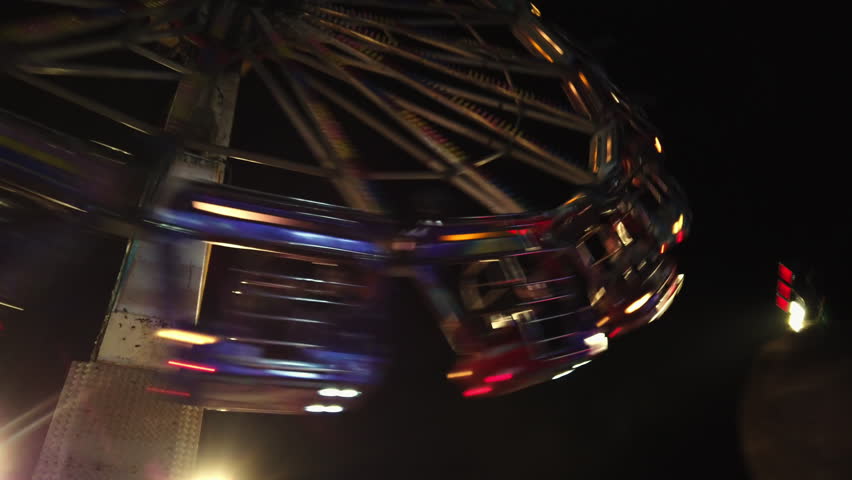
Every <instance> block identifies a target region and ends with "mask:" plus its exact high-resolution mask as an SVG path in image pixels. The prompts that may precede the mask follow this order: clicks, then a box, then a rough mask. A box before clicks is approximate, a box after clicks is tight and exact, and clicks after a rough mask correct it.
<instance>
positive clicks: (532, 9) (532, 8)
mask: <svg viewBox="0 0 852 480" xmlns="http://www.w3.org/2000/svg"><path fill="white" fill-rule="evenodd" d="M530 12H532V14H533V15H535V16H536V17H540V16H541V10H539V9H538V7H536V6H535V5H533V4H532V3H531V4H530Z"/></svg>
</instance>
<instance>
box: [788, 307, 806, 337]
mask: <svg viewBox="0 0 852 480" xmlns="http://www.w3.org/2000/svg"><path fill="white" fill-rule="evenodd" d="M787 325H789V326H790V330H792V331H794V332H800V331H801V330H802V329H803V328H805V307H803V306H802V304H800V303H799V302H797V301H792V302H790V317H789V318H788V319H787Z"/></svg>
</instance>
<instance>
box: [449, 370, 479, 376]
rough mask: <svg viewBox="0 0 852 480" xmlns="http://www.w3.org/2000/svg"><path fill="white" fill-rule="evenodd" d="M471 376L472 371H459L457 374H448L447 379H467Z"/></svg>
mask: <svg viewBox="0 0 852 480" xmlns="http://www.w3.org/2000/svg"><path fill="white" fill-rule="evenodd" d="M471 375H473V370H461V371H458V372H450V373H448V374H447V378H461V377H469V376H471Z"/></svg>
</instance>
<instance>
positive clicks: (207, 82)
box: [14, 52, 239, 480]
mask: <svg viewBox="0 0 852 480" xmlns="http://www.w3.org/2000/svg"><path fill="white" fill-rule="evenodd" d="M144 53H147V52H144ZM161 63H162V62H161ZM173 70H177V69H175V68H173ZM188 70H192V69H188ZM14 75H15V77H16V78H19V79H21V80H23V81H26V82H27V83H30V84H33V85H35V86H37V87H39V88H42V89H44V90H46V91H48V92H51V93H54V94H56V95H58V96H60V97H62V98H65V99H67V100H70V101H72V102H74V103H77V104H78V105H81V106H83V107H84V108H88V109H89V110H92V111H95V112H96V113H100V114H102V115H105V116H107V117H109V118H112V119H113V120H116V121H119V122H120V123H124V124H126V125H128V126H130V127H131V128H135V129H137V130H140V131H143V132H145V133H148V134H151V135H154V137H153V138H152V141H155V142H157V141H165V140H164V137H163V136H161V134H162V133H169V134H171V135H174V136H177V137H188V138H189V140H187V143H190V144H192V143H193V142H194V143H196V144H198V145H202V146H208V145H209V146H210V147H211V148H210V150H216V149H217V148H223V149H226V147H227V145H228V143H229V141H230V132H231V126H232V123H233V114H234V107H235V102H236V95H237V87H238V85H239V75H238V74H237V73H211V74H208V75H200V74H198V75H187V76H184V77H183V78H182V80H181V82H180V84H179V86H178V89H177V94H176V95H175V98H174V101H173V103H172V108H171V110H170V112H169V118H168V122H167V125H166V127H165V129H161V128H157V127H154V126H152V125H147V124H145V123H143V122H139V121H138V120H135V119H132V118H130V117H128V116H126V115H124V114H121V113H120V112H116V111H115V110H112V109H110V108H108V107H106V106H104V105H101V104H99V103H97V102H94V101H92V100H89V99H87V98H85V97H82V96H79V95H76V94H73V93H72V92H68V91H66V90H64V89H61V88H59V87H57V86H55V85H52V84H50V83H49V82H45V81H44V80H43V79H40V78H35V77H32V76H29V75H26V74H23V73H14ZM162 150H163V151H164V152H166V153H164V154H163V155H165V156H167V158H164V159H152V160H160V161H163V160H165V162H164V163H167V164H170V168H168V169H167V174H166V179H169V178H191V179H201V180H207V181H213V182H216V181H221V180H222V177H223V174H224V156H223V155H222V154H221V152H216V151H213V152H209V153H208V154H207V155H205V156H198V155H189V154H185V153H184V152H183V151H182V150H181V149H180V146H179V142H178V144H176V145H175V148H174V149H168V148H167V149H162ZM226 150H227V149H226ZM158 183H159V184H162V185H164V186H165V188H161V189H160V190H159V192H158V193H157V194H156V195H154V196H153V198H161V197H162V196H168V195H169V185H170V182H168V181H165V182H153V184H155V185H156V184H158ZM209 249H210V246H209V245H208V244H206V243H204V242H200V241H198V242H190V241H186V242H182V243H180V244H178V245H172V247H171V250H170V251H171V252H172V254H171V255H170V258H168V259H164V258H163V252H164V249H163V248H162V247H161V246H160V245H159V244H158V243H156V242H153V241H146V240H131V241H130V242H129V243H128V249H127V253H126V255H125V260H124V263H123V266H122V268H121V271H120V274H119V279H118V282H117V284H116V289H115V292H114V294H113V298H112V300H111V302H110V306H109V312H108V314H107V316H106V319H105V321H104V324H103V328H102V331H101V334H100V336H99V338H98V341H97V343H96V349H95V352H94V353H93V361H92V362H89V363H78V364H75V365H74V366H73V367H72V371H71V373H70V374H69V377H68V380H67V382H66V384H65V387H64V389H63V393H62V396H61V398H60V401H59V406H58V407H57V414H56V415H55V416H54V420H53V422H52V424H51V427H50V431H49V434H48V440H47V442H46V443H45V446H44V449H43V450H42V454H41V456H40V458H39V462H38V466H37V473H36V478H38V479H39V480H54V479H55V480H66V479H72V478H80V479H84V478H85V479H96V480H101V479H103V480H107V479H117V478H120V479H123V480H143V479H147V478H149V477H150V472H151V470H150V469H151V468H156V471H157V472H158V473H157V475H161V476H163V478H169V479H170V480H171V479H174V480H185V479H189V478H190V477H189V475H191V473H192V470H193V469H194V463H195V456H196V450H197V448H198V439H199V436H200V431H201V420H202V413H203V410H202V409H200V408H197V407H189V406H179V405H176V404H172V403H164V402H163V401H162V400H159V399H156V398H152V396H151V395H149V394H147V392H145V387H146V385H150V384H151V381H152V379H153V375H154V371H157V370H163V369H166V368H170V367H167V366H166V361H167V360H168V357H167V356H166V355H167V353H168V352H167V350H166V349H165V348H164V346H163V345H162V344H161V343H159V342H158V341H157V339H156V332H157V331H158V330H159V329H160V328H164V327H171V326H176V322H177V321H190V322H191V321H193V320H197V313H198V311H199V308H200V301H201V295H202V294H203V290H204V277H205V275H206V269H207V263H208V261H209ZM164 260H165V261H164ZM164 265H165V266H167V267H168V268H166V269H164V268H163V266H164Z"/></svg>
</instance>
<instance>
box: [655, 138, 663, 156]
mask: <svg viewBox="0 0 852 480" xmlns="http://www.w3.org/2000/svg"><path fill="white" fill-rule="evenodd" d="M654 148H656V149H657V153H663V144H662V143H660V137H654Z"/></svg>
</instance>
